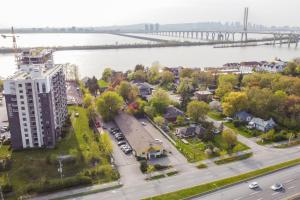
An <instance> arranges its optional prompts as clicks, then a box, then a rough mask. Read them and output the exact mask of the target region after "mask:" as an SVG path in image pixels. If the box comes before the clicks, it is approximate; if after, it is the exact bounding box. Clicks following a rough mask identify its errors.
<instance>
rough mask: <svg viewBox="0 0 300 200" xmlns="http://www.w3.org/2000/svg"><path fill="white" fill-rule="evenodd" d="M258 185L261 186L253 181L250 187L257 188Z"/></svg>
mask: <svg viewBox="0 0 300 200" xmlns="http://www.w3.org/2000/svg"><path fill="white" fill-rule="evenodd" d="M258 187H259V185H258V183H257V182H252V183H250V185H249V188H250V189H255V188H258Z"/></svg>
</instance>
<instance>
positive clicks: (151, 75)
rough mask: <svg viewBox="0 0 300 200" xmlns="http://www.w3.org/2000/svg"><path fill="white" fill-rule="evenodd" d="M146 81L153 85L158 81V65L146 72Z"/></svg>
mask: <svg viewBox="0 0 300 200" xmlns="http://www.w3.org/2000/svg"><path fill="white" fill-rule="evenodd" d="M147 80H148V82H149V83H151V84H155V83H157V82H158V80H159V64H157V65H152V66H151V67H150V69H149V71H148V72H147Z"/></svg>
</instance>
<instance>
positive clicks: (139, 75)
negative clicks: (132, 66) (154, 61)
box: [133, 70, 146, 82]
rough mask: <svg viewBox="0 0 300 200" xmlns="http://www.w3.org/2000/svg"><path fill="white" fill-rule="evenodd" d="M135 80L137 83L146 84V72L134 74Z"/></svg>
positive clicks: (139, 71) (141, 71)
mask: <svg viewBox="0 0 300 200" xmlns="http://www.w3.org/2000/svg"><path fill="white" fill-rule="evenodd" d="M133 79H134V80H135V81H141V82H144V81H145V80H146V72H144V71H143V70H137V71H135V72H134V74H133Z"/></svg>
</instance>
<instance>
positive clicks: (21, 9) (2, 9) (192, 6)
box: [0, 0, 300, 27]
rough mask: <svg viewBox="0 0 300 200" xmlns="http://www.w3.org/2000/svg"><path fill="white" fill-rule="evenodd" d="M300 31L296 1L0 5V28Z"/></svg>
mask: <svg viewBox="0 0 300 200" xmlns="http://www.w3.org/2000/svg"><path fill="white" fill-rule="evenodd" d="M246 6H247V7H249V22H250V23H255V24H263V25H267V26H271V25H280V26H283V25H289V26H300V15H299V14H298V12H299V8H300V0H285V1H283V0H47V1H45V0H0V27H10V26H15V27H46V26H48V27H69V26H111V25H128V24H138V23H156V22H158V23H160V24H170V23H189V22H203V21H217V22H227V21H228V22H232V21H240V22H242V21H243V9H244V7H246Z"/></svg>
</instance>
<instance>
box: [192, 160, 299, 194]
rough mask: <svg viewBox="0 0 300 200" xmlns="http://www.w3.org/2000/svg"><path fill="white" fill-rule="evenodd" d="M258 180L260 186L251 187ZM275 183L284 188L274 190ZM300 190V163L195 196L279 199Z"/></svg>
mask: <svg viewBox="0 0 300 200" xmlns="http://www.w3.org/2000/svg"><path fill="white" fill-rule="evenodd" d="M253 181H255V182H258V184H259V188H257V189H249V184H250V183H251V182H253ZM275 183H281V184H283V187H284V188H283V189H282V190H279V191H273V190H272V189H271V188H270V187H271V185H273V184H275ZM298 192H300V165H298V166H295V167H292V168H287V169H284V170H281V171H278V172H275V173H272V174H269V175H266V176H263V177H260V178H257V179H254V180H251V181H248V182H243V183H240V184H238V185H235V186H232V187H229V188H225V189H222V190H218V191H216V192H214V193H211V194H208V195H205V196H200V197H198V198H194V199H195V200H196V199H197V200H212V199H213V200H270V199H272V200H279V199H284V198H287V197H289V196H292V195H294V194H297V193H298Z"/></svg>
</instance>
